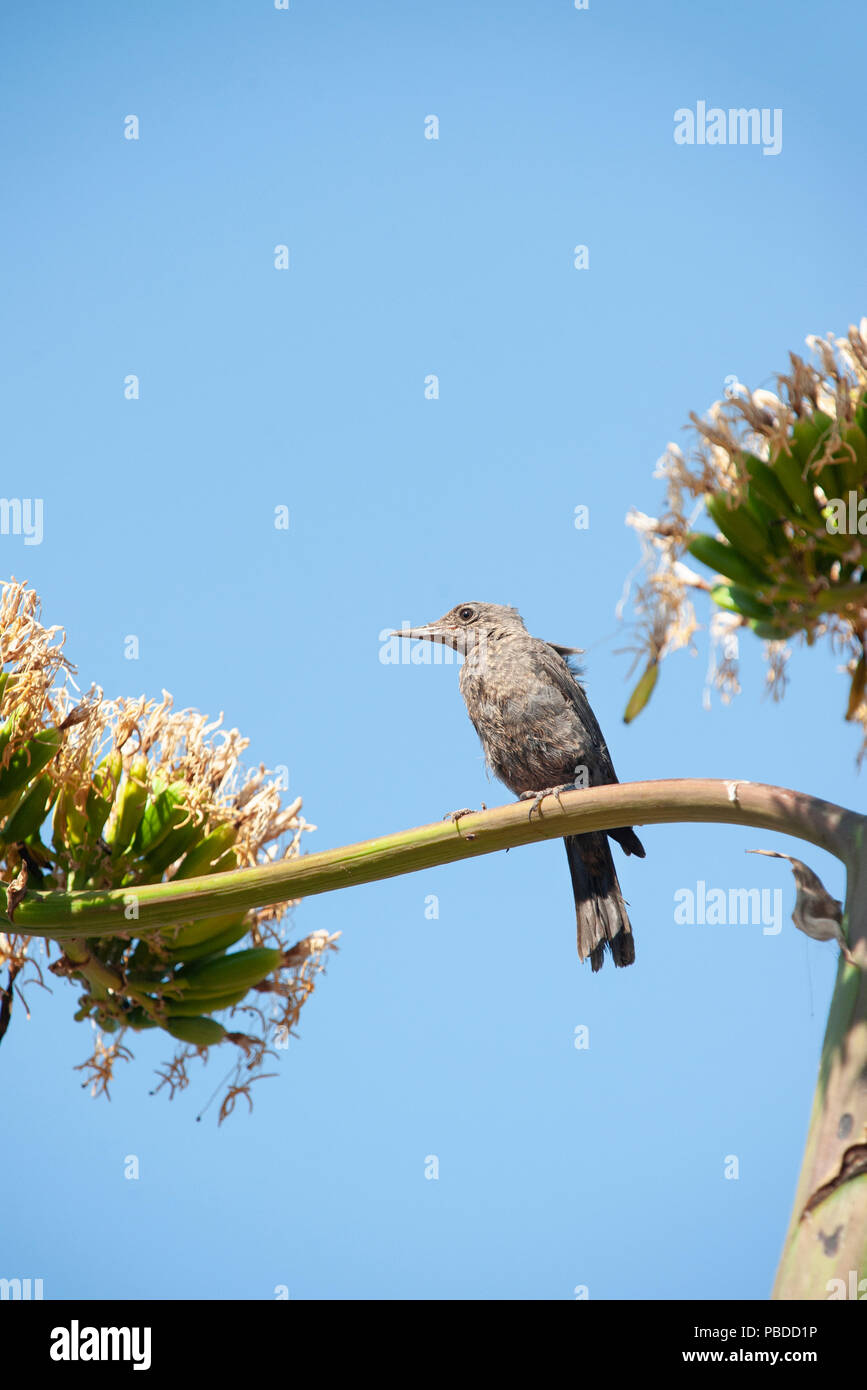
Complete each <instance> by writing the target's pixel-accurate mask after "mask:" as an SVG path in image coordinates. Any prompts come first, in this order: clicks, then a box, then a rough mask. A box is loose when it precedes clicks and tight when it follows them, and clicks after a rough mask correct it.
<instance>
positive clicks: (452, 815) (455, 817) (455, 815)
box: [443, 806, 478, 822]
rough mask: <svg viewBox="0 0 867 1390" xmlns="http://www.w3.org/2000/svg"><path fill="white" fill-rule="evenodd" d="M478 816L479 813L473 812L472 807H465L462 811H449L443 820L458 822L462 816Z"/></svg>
mask: <svg viewBox="0 0 867 1390" xmlns="http://www.w3.org/2000/svg"><path fill="white" fill-rule="evenodd" d="M477 814H478V813H477V812H476V811H474V810H473V808H472V806H465V807H464V808H463V810H462V811H449V812H448V814H447V815H445V816H443V820H451V821H455V822H457V821H459V820H460V819H461V816H475V815H477Z"/></svg>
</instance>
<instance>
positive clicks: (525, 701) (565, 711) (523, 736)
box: [394, 601, 644, 970]
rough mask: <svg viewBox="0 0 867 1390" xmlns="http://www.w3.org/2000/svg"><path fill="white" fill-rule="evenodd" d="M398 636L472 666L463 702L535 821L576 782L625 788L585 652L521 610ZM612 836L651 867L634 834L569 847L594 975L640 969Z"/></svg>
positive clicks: (469, 612)
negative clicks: (584, 678) (609, 965)
mask: <svg viewBox="0 0 867 1390" xmlns="http://www.w3.org/2000/svg"><path fill="white" fill-rule="evenodd" d="M394 635H395V636H400V637H409V638H419V639H422V640H424V641H428V642H442V643H443V644H444V645H445V646H447V647H452V648H454V650H455V651H457V652H459V653H461V655H463V656H464V658H465V660H464V664H463V666H462V667H461V672H460V688H461V694H462V695H463V697H464V700H465V701H466V706H467V712H468V713H469V716H470V719H471V720H472V722H473V724H474V725H475V729H476V732H477V733H478V735H479V738H480V739H481V741H482V746H483V748H484V750H485V756H486V758H487V762H488V765H489V767H490V768H491V771H492V772H493V773H494V775H495V776H496V777H498V778H499V780H500V781H501V782H504V783H505V785H506V786H507V787H508V788H509V790H510V791H512V792H514V793H515V795H516V796H518V797H521V798H530V797H532V798H533V805H532V806H531V807H530V815H532V814H533V811H534V810H536V808H537V807H538V806H539V803H540V802H541V800H542V798H543V797H544V796H546V795H549V794H550V793H555V794H556V793H558V792H562V791H566V790H571V789H572V788H573V787H574V786H575V785H576V779H577V780H578V782H580V785H582V786H585V785H589V786H599V785H601V784H602V783H606V782H616V781H617V775H616V773H615V771H614V765H613V763H612V761H611V756H610V754H609V752H608V748H607V746H606V743H605V739H604V738H603V737H602V731H601V730H600V728H599V725H598V723H597V722H596V716H595V715H594V713H593V711H592V709H591V708H590V702H589V701H588V699H587V696H586V694H585V693H584V689H583V686H582V685H581V684H580V683H579V681H578V678H577V674H578V673H576V672H575V671H574V670H573V669H572V668H571V667H570V666H569V664H568V658H569V657H571V656H574V655H577V654H578V649H576V648H575V647H561V646H558V645H557V644H555V643H553V642H543V641H541V640H540V639H539V638H538V637H531V636H530V633H529V632H528V631H527V629H526V627H525V626H524V621H523V619H522V618H521V615H520V613H518V611H517V609H515V608H505V607H503V606H502V605H500V604H497V603H477V602H475V601H473V602H470V603H459V604H458V606H457V607H456V608H453V609H452V610H451V612H450V613H446V614H445V616H444V617H442V618H439V619H438V620H437V621H436V622H435V623H428V624H427V625H425V626H424V627H414V628H409V629H404V630H403V631H402V632H400V633H396V634H394ZM462 814H464V813H463V812H455V813H454V815H455V816H456V817H457V816H459V815H462ZM540 814H541V812H540ZM608 836H610V837H611V838H612V839H613V840H616V841H617V842H618V844H619V845H620V846H621V847H622V848H623V849H624V850H625V851H626V853H627V854H635V855H638V856H639V857H640V858H642V859H643V858H644V846H643V845H642V843H641V841H640V840H639V838H638V836H637V835H636V834H635V831H634V830H633V829H632V827H631V826H627V827H622V828H621V829H619V830H609V831H607V832H605V831H595V832H593V833H591V834H588V835H568V836H567V837H566V839H565V841H564V843H565V845H566V854H567V856H568V859H569V869H570V872H571V875H572V889H573V893H574V897H575V913H576V916H577V919H578V955H579V957H580V959H581V960H582V961H584V960H586V959H587V957H588V956H589V957H590V963H591V965H592V967H593V969H594V970H599V969H601V967H602V963H603V959H604V955H605V948H606V946H607V947H608V948H609V949H610V951H611V955H612V957H613V960H614V964H615V965H631V964H632V962H633V961H634V960H635V943H634V940H633V936H632V926H631V924H630V921H629V917H628V915H627V912H626V905H625V903H624V901H623V897H622V896H621V892H620V884H619V883H618V881H617V874H616V872H615V869H614V861H613V859H612V857H611V849H610V846H609V844H608Z"/></svg>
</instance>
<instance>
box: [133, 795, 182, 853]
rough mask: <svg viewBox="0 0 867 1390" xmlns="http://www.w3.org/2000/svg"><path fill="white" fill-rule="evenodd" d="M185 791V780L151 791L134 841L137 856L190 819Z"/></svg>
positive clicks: (152, 849)
mask: <svg viewBox="0 0 867 1390" xmlns="http://www.w3.org/2000/svg"><path fill="white" fill-rule="evenodd" d="M186 794H187V784H186V782H175V783H173V784H172V786H170V787H163V788H161V789H159V790H156V791H155V792H154V793H152V795H151V796H150V797H149V798H148V802H147V805H146V806H145V809H144V815H143V816H142V818H141V822H140V823H139V827H138V830H137V831H136V834H135V839H134V840H133V842H132V847H133V852H134V854H135V855H136V856H138V857H143V856H147V855H148V854H151V853H152V852H153V851H154V850H155V849H157V848H158V847H159V845H161V844H162V842H163V841H164V840H165V838H166V836H167V835H169V834H170V833H171V831H173V830H178V829H180V827H181V826H182V825H183V824H184V823H185V822H187V821H189V819H190V812H189V810H188V808H187V806H186V803H185V799H184V798H185V796H186ZM170 862H171V861H170Z"/></svg>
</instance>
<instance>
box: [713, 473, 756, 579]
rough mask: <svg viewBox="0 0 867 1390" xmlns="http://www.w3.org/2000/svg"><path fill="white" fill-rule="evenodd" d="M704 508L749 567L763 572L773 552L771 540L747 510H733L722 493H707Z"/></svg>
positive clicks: (743, 508) (734, 508)
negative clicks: (768, 554) (765, 562)
mask: <svg viewBox="0 0 867 1390" xmlns="http://www.w3.org/2000/svg"><path fill="white" fill-rule="evenodd" d="M704 505H705V508H706V510H707V513H708V516H710V518H711V520H712V521H714V522H715V523H716V526H717V529H718V530H720V531H722V533H723V535H724V536H725V538H726V540H727V541H728V542H729V544H730V545H731V546H732V547H733V548H734V549H735V550H736V551H737V552H738V554H740V555H742V556H743V558H744V559H745V560H746V561H747V563H748V564H750V565H752V566H753V568H754V569H757V570H759V571H761V570H762V569H763V568H764V561H765V557H766V556H767V553H768V549H769V544H770V542H769V537H768V535H767V534H766V532H765V530H764V528H763V527H761V526H760V525H759V523H758V522H757V521H756V518H755V516H754V515H753V513H752V512H751V511H750V509H749V507H747V506H739V507H732V506H731V505H730V503H729V499H728V497H727V496H726V495H725V494H724V493H722V492H716V493H707V494H706V495H705V499H704Z"/></svg>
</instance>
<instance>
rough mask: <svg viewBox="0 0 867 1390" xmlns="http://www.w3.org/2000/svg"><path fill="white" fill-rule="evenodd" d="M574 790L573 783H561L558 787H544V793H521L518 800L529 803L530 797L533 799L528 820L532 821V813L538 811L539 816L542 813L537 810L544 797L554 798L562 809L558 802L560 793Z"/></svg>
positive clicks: (560, 802)
mask: <svg viewBox="0 0 867 1390" xmlns="http://www.w3.org/2000/svg"><path fill="white" fill-rule="evenodd" d="M574 790H575V783H574V782H561V784H560V786H559V787H545V789H544V791H540V792H535V791H533V792H521V795H520V797H519V798H518V799H519V801H529V800H530V797H532V798H533V804H532V806H531V807H530V819H532V816H533V812H534V811H539V815H540V816H541V814H542V812H541V811H540V810H539V807H540V806H541V804H542V802H543V801H544V800H545V797H546V796H556V798H557V802H558V804H559V805H560V806H561V807H562V805H563V803H562V801H561V800H560V793H561V792H574Z"/></svg>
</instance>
